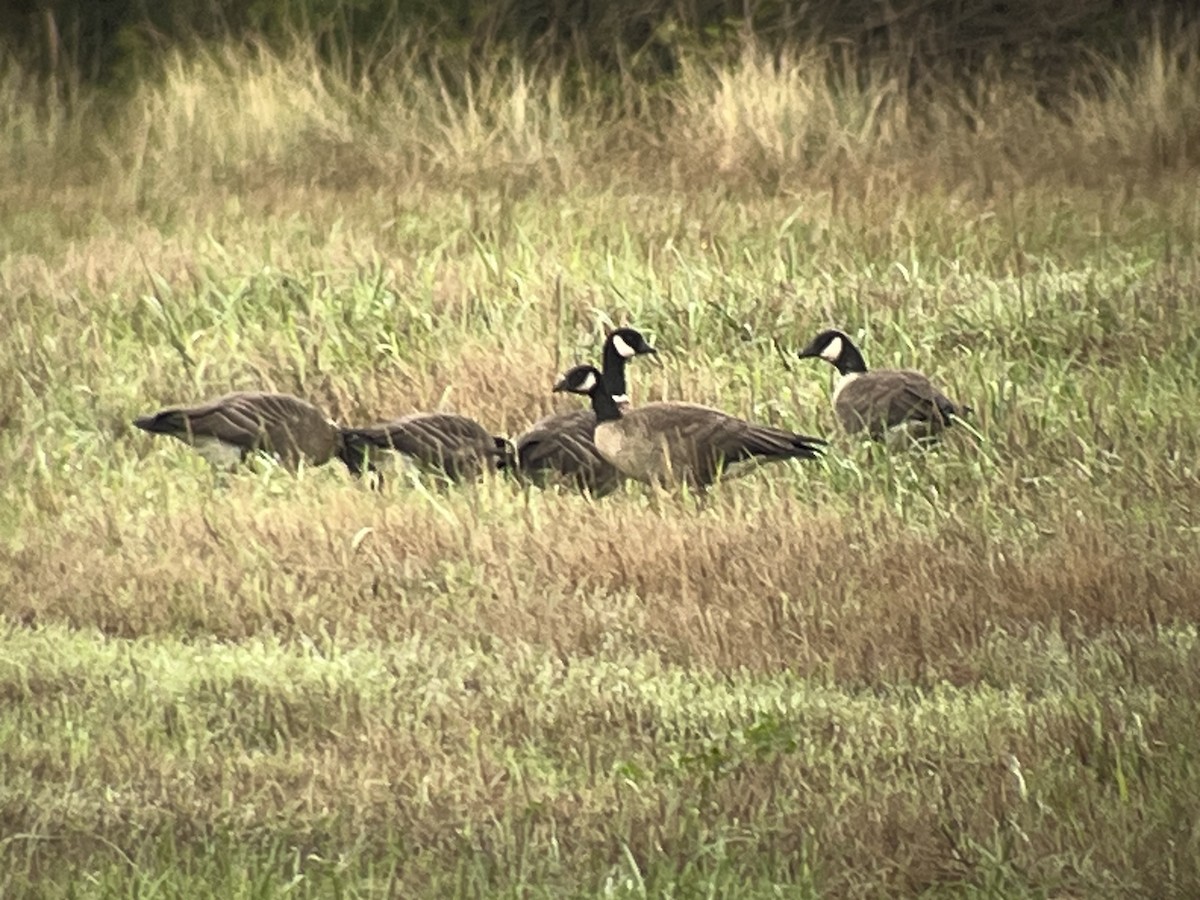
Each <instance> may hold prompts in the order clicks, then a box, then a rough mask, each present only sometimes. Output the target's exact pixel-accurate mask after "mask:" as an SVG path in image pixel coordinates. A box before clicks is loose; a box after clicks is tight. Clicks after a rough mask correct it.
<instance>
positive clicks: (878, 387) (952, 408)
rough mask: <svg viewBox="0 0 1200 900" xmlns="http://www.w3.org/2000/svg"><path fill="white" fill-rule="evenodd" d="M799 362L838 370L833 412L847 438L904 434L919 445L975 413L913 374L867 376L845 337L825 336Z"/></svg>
mask: <svg viewBox="0 0 1200 900" xmlns="http://www.w3.org/2000/svg"><path fill="white" fill-rule="evenodd" d="M799 356H800V358H801V359H824V360H825V361H826V362H828V363H829V364H830V365H832V366H833V367H834V368H836V369H837V370H838V373H839V376H840V377H839V378H838V381H837V384H836V385H835V386H834V390H833V396H832V402H833V409H834V412H835V413H836V414H837V417H838V421H839V422H841V425H842V427H843V428H844V429H845V430H846V432H847V433H848V434H852V435H855V434H859V433H861V432H864V431H865V432H866V433H867V434H868V435H869V436H870V437H871V438H872V439H873V440H877V441H879V440H884V439H885V438H886V437H887V435H888V433H889V432H893V431H896V430H903V431H904V432H905V433H907V434H908V435H909V436H910V437H912V438H914V439H916V440H930V439H936V438H938V437H940V436H941V434H942V432H943V431H945V429H946V428H948V427H950V425H952V424H953V423H954V420H955V419H960V418H963V417H965V416H966V415H967V414H968V413H970V412H971V407H969V406H965V405H963V404H960V403H956V402H954V401H953V400H951V399H950V398H949V397H947V396H946V395H945V394H944V393H942V392H941V391H940V390H938V389H937V388H936V387H934V385H933V382H931V381H930V380H929V378H928V377H927V376H925V375H923V374H922V373H920V372H917V371H915V370H913V369H870V370H868V369H867V366H866V362H865V361H864V360H863V357H862V353H861V352H859V350H858V348H857V347H856V346H855V345H854V343H853V342H852V341H851V340H850V338H849V337H848V336H847V335H846V334H845V332H842V331H837V330H834V329H830V330H828V331H823V332H821V333H820V334H818V335H817V336H816V337H815V338H813V340H812V341H811V342H810V343H809V345H808V346H807V347H805V348H804V349H803V350H801V351H800V354H799Z"/></svg>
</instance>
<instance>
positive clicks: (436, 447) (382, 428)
mask: <svg viewBox="0 0 1200 900" xmlns="http://www.w3.org/2000/svg"><path fill="white" fill-rule="evenodd" d="M342 440H343V443H344V444H346V445H347V447H348V448H349V450H350V452H353V451H354V450H355V449H356V448H357V449H359V450H360V451H361V448H362V447H364V446H372V447H377V448H379V449H382V450H394V451H396V452H397V453H402V454H404V455H405V456H410V457H412V458H413V459H415V460H417V461H418V462H419V463H422V464H423V465H426V466H431V467H434V468H439V469H443V470H444V471H445V472H446V474H448V475H451V476H452V477H459V476H461V475H464V474H466V472H467V470H468V469H470V470H473V471H476V472H477V471H478V470H479V469H480V468H481V463H482V462H483V461H484V460H485V459H490V458H494V457H496V456H497V455H498V454H499V448H498V444H497V441H496V439H495V438H493V437H492V435H491V434H490V433H489V432H488V430H487V429H486V428H484V427H483V426H482V425H480V424H479V423H478V422H476V421H475V420H474V419H471V418H468V417H467V416H461V415H458V414H456V413H414V414H412V415H409V416H404V417H402V418H399V419H396V420H395V421H392V422H384V423H381V424H378V425H370V426H367V427H365V428H344V429H342Z"/></svg>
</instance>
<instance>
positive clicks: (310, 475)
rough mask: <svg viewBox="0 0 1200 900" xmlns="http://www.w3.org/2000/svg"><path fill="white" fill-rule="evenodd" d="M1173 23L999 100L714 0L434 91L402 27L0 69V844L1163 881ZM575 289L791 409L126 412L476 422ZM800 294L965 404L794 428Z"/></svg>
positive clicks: (811, 312)
mask: <svg viewBox="0 0 1200 900" xmlns="http://www.w3.org/2000/svg"><path fill="white" fill-rule="evenodd" d="M1195 47H1200V40H1198V39H1197V35H1195V34H1183V35H1179V36H1177V37H1171V38H1151V39H1148V40H1147V41H1146V42H1145V43H1144V44H1143V46H1142V50H1141V52H1140V54H1139V55H1138V56H1137V57H1136V58H1130V59H1125V60H1119V61H1114V62H1112V63H1103V64H1098V65H1099V71H1100V72H1101V75H1102V78H1101V83H1102V84H1103V86H1104V90H1103V92H1102V93H1100V94H1095V93H1091V94H1083V93H1080V94H1078V95H1075V96H1074V97H1073V98H1072V99H1071V100H1070V102H1069V103H1068V105H1067V106H1066V108H1065V110H1064V109H1058V110H1053V111H1052V110H1047V109H1045V108H1043V107H1042V106H1040V105H1039V104H1038V103H1037V102H1036V101H1035V99H1034V94H1033V89H1032V87H1031V86H1030V85H1028V84H1024V83H1022V82H1020V81H1018V80H1015V79H1012V78H1002V77H1000V76H998V75H997V76H995V77H990V76H987V75H986V74H985V75H982V76H980V80H979V81H978V82H977V83H974V84H972V85H967V86H964V87H958V88H956V87H954V86H952V85H950V84H947V85H944V86H941V87H937V88H936V89H933V90H931V91H927V92H924V93H922V94H921V95H920V96H917V95H915V94H913V93H912V92H910V91H909V90H908V89H906V88H905V87H903V84H904V82H903V80H902V79H898V78H897V77H896V73H897V72H902V71H903V66H902V64H901V63H896V64H895V65H893V66H892V67H891V68H889V64H886V63H880V64H879V65H878V66H873V67H867V69H866V74H865V76H864V77H863V78H861V79H859V80H857V81H856V82H855V84H856V86H855V87H854V88H852V89H851V88H848V87H846V86H845V82H842V81H840V80H839V79H838V78H837V77H836V71H837V66H836V65H832V66H831V65H830V64H831V63H836V62H838V60H836V59H835V58H834V57H833V56H831V54H830V52H828V51H822V50H809V51H803V52H801V51H797V52H795V53H794V54H792V55H790V56H786V57H785V58H783V59H782V60H774V61H773V60H772V59H770V58H769V57H768V56H767V55H765V54H764V53H762V52H761V51H759V50H757V49H756V48H754V47H753V46H747V47H745V48H744V49H743V50H742V52H741V53H740V55H735V56H733V57H731V58H729V59H723V60H720V61H713V60H708V61H706V60H705V59H703V58H699V57H697V58H695V59H693V60H691V61H690V62H688V63H687V65H685V66H684V68H683V69H682V71H681V72H680V74H679V76H678V78H677V79H676V80H675V81H673V82H671V83H669V84H665V85H661V84H660V85H657V86H653V87H651V86H648V85H642V84H638V83H635V82H630V81H626V82H619V83H617V82H614V83H611V84H608V83H601V82H599V81H596V82H589V81H584V82H577V81H574V80H572V79H570V78H568V77H566V76H564V75H562V74H561V73H558V72H557V71H555V70H553V69H549V68H541V69H539V68H537V67H532V66H520V65H516V66H509V65H507V64H506V61H504V60H497V61H495V62H494V63H493V64H490V65H486V66H483V67H481V68H480V69H478V70H477V72H476V73H475V76H474V78H473V79H471V80H470V82H469V91H467V95H466V97H465V99H464V88H463V86H462V85H461V84H444V83H439V82H436V81H433V80H431V79H430V77H429V76H427V75H422V74H421V73H420V70H419V69H418V68H417V67H416V66H415V64H413V65H409V64H408V63H405V62H404V53H403V50H401V51H397V58H396V60H393V65H394V70H393V71H394V77H391V78H385V79H380V80H379V81H378V82H376V83H375V84H374V85H373V86H371V87H367V86H365V85H363V84H360V83H358V82H356V81H351V80H350V79H348V78H347V77H344V76H343V75H341V74H339V70H338V69H337V68H336V67H332V68H328V67H323V66H320V65H318V64H317V63H316V62H314V61H313V60H312V59H311V58H310V57H308V56H307V55H305V54H304V53H302V52H297V53H295V54H291V55H285V56H279V55H272V54H270V53H267V52H265V51H257V52H255V51H247V50H240V51H233V50H230V51H213V52H211V53H210V54H208V55H203V56H192V57H179V58H177V59H174V60H172V61H169V62H168V64H167V67H166V73H165V75H164V77H163V78H162V79H161V80H159V81H155V82H147V83H145V84H144V85H142V86H140V87H138V88H137V89H136V90H134V91H133V92H132V93H131V94H130V95H128V96H126V97H123V98H121V99H119V100H114V99H112V98H110V97H105V96H103V95H100V94H97V93H95V92H93V91H91V90H89V89H86V88H82V87H79V86H77V85H74V84H73V83H72V82H71V81H70V80H69V79H66V80H64V81H63V82H61V83H56V84H51V85H49V86H46V85H38V84H36V83H35V82H34V81H33V80H32V79H31V78H29V77H28V76H27V75H25V74H24V73H23V72H22V71H21V70H19V69H18V68H15V67H14V66H12V65H11V64H9V66H8V68H5V69H2V70H0V119H3V120H4V121H5V122H6V123H7V125H6V128H5V129H4V130H3V134H2V135H0V169H2V170H3V171H4V172H5V173H6V177H5V178H3V179H2V180H0V375H2V376H3V377H0V535H2V536H3V542H2V544H0V614H2V617H0V630H2V635H3V636H2V637H0V698H2V701H3V702H2V703H0V775H2V778H0V895H3V896H4V897H5V898H9V897H24V896H30V897H34V896H36V897H84V896H88V897H90V896H105V897H107V896H130V897H133V896H136V897H139V898H145V897H158V896H164V897H165V896H170V897H175V896H197V897H204V896H211V897H221V898H228V897H274V896H279V895H282V894H284V893H287V894H289V895H296V896H314V897H316V896H322V897H325V896H385V895H392V896H405V897H419V896H425V897H444V896H512V897H517V896H520V897H585V896H601V895H602V896H608V897H631V898H632V897H643V896H644V897H649V896H654V897H665V896H672V897H698V896H709V897H768V896H769V897H817V896H821V897H895V896H915V895H920V896H926V897H949V896H969V897H1063V898H1066V897H1079V898H1082V897H1088V898H1095V897H1151V896H1153V897H1160V898H1172V897H1178V898H1185V897H1195V896H1198V895H1200V814H1198V813H1197V805H1196V797H1197V796H1200V741H1197V725H1196V723H1197V721H1198V720H1200V637H1198V633H1197V622H1198V621H1200V553H1198V552H1197V547H1200V518H1198V516H1197V510H1200V299H1198V298H1200V260H1198V255H1197V248H1198V245H1200V179H1198V178H1197V174H1198V171H1197V164H1198V162H1200V125H1198V124H1197V123H1200V59H1197V56H1196V53H1197V51H1196V50H1195V49H1194V48H1195ZM413 49H414V52H415V48H413ZM397 60H398V61H397ZM406 66H407V68H406ZM448 70H451V69H450V68H449V67H448ZM831 70H832V71H833V72H834V75H833V76H831V75H830V72H831ZM625 323H629V324H633V325H635V326H637V327H639V328H640V329H642V330H643V331H644V332H645V333H646V334H647V336H648V337H649V338H650V339H651V340H652V342H653V343H655V344H656V345H657V346H658V347H659V348H660V351H662V352H661V353H660V356H661V360H660V364H657V365H656V364H654V363H653V362H643V361H640V360H639V361H637V362H636V363H634V366H633V368H632V369H631V373H630V374H631V381H632V386H633V393H634V400H635V402H639V401H647V400H650V399H658V398H683V399H688V400H693V401H698V402H704V403H709V404H713V405H718V406H720V407H722V408H724V409H727V410H730V411H732V412H736V413H738V414H740V415H744V416H749V417H753V418H756V419H759V420H763V421H766V422H771V423H775V424H782V425H787V426H790V427H794V428H796V429H798V430H802V431H807V432H816V433H822V434H826V435H828V436H829V437H831V438H832V439H833V445H832V447H831V449H830V452H829V453H828V454H827V458H826V459H825V460H824V461H822V462H820V463H815V464H813V463H807V464H792V463H787V464H781V465H774V466H771V467H769V468H764V469H761V470H760V471H757V472H754V473H751V474H750V475H748V476H746V477H744V478H741V479H737V480H735V481H731V482H729V483H727V484H723V485H720V486H719V488H718V489H717V490H715V491H714V492H713V495H712V496H711V497H710V498H709V500H708V501H707V502H705V503H700V502H698V501H697V500H696V499H695V498H692V497H689V496H686V495H683V496H668V495H657V494H654V493H653V492H651V491H650V490H649V489H642V488H641V487H639V486H628V488H627V489H626V490H625V491H623V492H622V493H619V494H617V495H615V496H611V497H608V498H605V499H603V500H601V501H597V502H592V501H590V500H588V499H586V498H584V497H581V496H577V495H572V494H569V493H559V492H546V493H542V492H538V491H523V490H522V489H521V488H520V487H518V486H516V485H515V484H513V483H511V482H509V481H506V480H505V479H503V478H494V479H489V480H487V481H485V482H482V483H481V484H479V485H478V486H474V487H464V488H458V489H447V488H445V487H443V486H441V485H438V484H437V483H435V482H434V481H432V480H428V479H424V480H423V479H421V478H417V477H413V478H409V479H407V480H406V479H400V480H397V481H395V482H394V483H392V484H391V485H390V486H389V487H388V488H387V489H386V490H385V491H383V492H382V493H378V494H377V493H372V492H370V491H368V490H365V489H364V488H363V486H361V485H359V484H356V483H354V482H353V481H352V480H351V479H350V478H349V477H348V476H347V475H346V473H345V472H344V471H339V470H338V469H337V468H336V467H335V466H328V467H324V468H319V469H311V470H306V471H302V472H301V473H300V475H299V476H298V477H291V476H289V475H288V474H286V473H285V472H282V471H279V470H274V469H271V468H270V467H267V468H265V469H262V470H260V471H254V472H246V473H244V474H241V475H238V476H236V477H234V478H232V479H230V481H229V482H228V483H227V484H224V485H218V484H216V483H215V481H214V479H213V477H212V475H211V473H210V472H209V471H208V469H207V467H206V464H205V463H204V462H203V461H202V460H200V459H199V458H198V457H196V456H194V455H192V454H191V453H190V452H189V451H188V450H187V449H186V448H185V447H183V446H182V445H181V444H178V443H177V442H173V441H167V440H154V439H152V438H150V437H149V436H147V435H144V434H141V433H140V432H135V430H134V429H133V428H132V427H131V425H130V424H129V423H130V419H131V418H132V417H133V416H134V415H135V414H138V413H142V412H149V411H152V410H154V409H156V408H158V407H160V406H163V405H167V404H169V403H172V402H177V401H193V400H199V399H202V398H204V397H207V396H211V395H215V394H218V393H221V392H224V391H227V390H230V389H235V388H259V387H265V388H274V389H280V390H288V391H294V392H296V393H299V394H301V395H303V396H306V397H308V398H311V399H312V400H314V401H316V402H318V403H320V404H321V405H323V406H324V407H325V408H326V409H327V410H329V412H330V413H331V414H332V415H334V416H335V417H337V418H339V419H340V420H342V421H345V422H365V421H369V420H373V419H376V418H380V417H392V416H397V415H400V414H402V413H405V412H409V411H413V410H421V409H453V410H457V411H460V412H464V413H467V414H470V415H473V416H475V417H477V418H479V419H480V420H481V421H483V422H484V423H486V424H487V425H488V426H489V427H491V428H493V429H494V430H496V431H497V433H515V432H517V431H519V430H520V429H521V428H522V427H523V426H524V425H526V424H528V423H529V422H531V421H532V420H533V419H534V418H536V417H537V416H539V415H541V414H542V413H544V412H546V411H548V410H550V409H552V408H555V407H556V406H558V405H560V404H561V405H562V406H564V407H566V406H571V405H574V404H576V403H577V402H580V401H579V398H577V397H554V396H552V395H551V394H550V388H551V386H552V385H553V383H554V381H555V380H556V378H557V375H558V373H559V372H561V371H562V370H563V369H564V368H566V367H567V366H569V365H571V364H573V363H575V362H578V361H584V360H590V359H593V358H594V357H595V355H596V353H597V351H598V348H599V345H600V342H601V340H602V338H603V329H604V326H606V325H609V324H625ZM831 324H832V325H838V326H841V327H844V328H846V329H847V330H848V331H850V332H851V333H852V334H854V335H856V336H860V337H861V338H862V341H861V344H862V347H863V350H864V353H865V354H866V356H867V361H868V363H874V364H877V365H881V366H882V365H893V364H899V365H910V366H915V367H918V368H922V369H924V370H926V371H928V372H930V373H931V374H932V375H934V376H935V378H936V379H937V380H938V382H939V383H941V384H943V385H945V386H946V388H947V390H948V391H949V392H950V393H951V394H952V395H953V396H955V397H958V398H961V399H962V400H964V401H965V402H968V403H970V404H971V405H972V406H973V407H974V408H975V410H976V417H975V419H974V421H973V423H972V428H970V429H960V430H956V431H955V433H952V434H951V435H950V436H949V439H948V440H947V441H946V443H945V445H944V446H943V447H942V448H940V449H939V450H937V451H935V452H930V453H925V454H912V453H891V454H889V453H886V452H880V450H879V449H874V450H871V449H870V448H868V447H866V446H860V445H858V444H856V443H853V442H851V441H848V440H847V439H845V438H844V437H842V436H840V435H839V432H838V430H837V428H836V423H835V421H834V417H833V413H832V410H831V409H830V406H829V401H828V391H829V384H830V370H829V368H828V367H827V366H824V365H823V364H816V363H811V362H801V361H800V360H797V359H796V358H795V351H796V350H798V349H799V348H800V347H801V346H803V344H804V343H806V342H807V341H808V339H809V338H810V337H811V336H812V335H813V334H815V332H816V331H817V330H818V329H820V328H823V327H826V326H828V325H831Z"/></svg>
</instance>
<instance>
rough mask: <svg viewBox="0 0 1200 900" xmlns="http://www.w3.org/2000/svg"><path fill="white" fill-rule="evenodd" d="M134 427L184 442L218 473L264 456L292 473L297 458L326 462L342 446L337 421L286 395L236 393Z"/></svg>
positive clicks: (148, 417)
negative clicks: (258, 454) (249, 457)
mask: <svg viewBox="0 0 1200 900" xmlns="http://www.w3.org/2000/svg"><path fill="white" fill-rule="evenodd" d="M133 424H134V425H135V426H137V427H138V428H140V429H141V430H142V431H147V432H150V433H151V434H165V435H170V436H171V437H174V438H177V439H178V440H181V441H183V442H184V443H185V444H188V445H190V446H191V447H193V448H194V449H195V450H196V451H197V452H198V453H199V454H200V455H201V456H203V457H204V458H205V459H207V460H208V461H209V462H210V463H211V464H212V465H213V466H214V467H216V468H218V469H229V468H233V467H234V466H236V465H238V464H239V463H241V462H242V461H243V460H245V459H246V458H247V457H248V456H250V455H252V454H255V453H264V454H267V455H270V456H274V457H276V458H277V459H278V460H279V461H280V462H281V463H282V464H283V465H284V466H285V467H287V468H288V469H290V470H292V471H294V470H295V469H296V468H297V467H298V465H299V463H300V462H301V460H303V461H304V462H306V463H307V464H308V465H314V466H319V465H323V464H325V463H326V462H328V461H329V460H330V459H331V458H332V457H333V456H334V455H335V454H336V453H337V452H338V451H339V449H340V447H341V438H340V429H339V428H338V426H337V423H335V422H334V421H333V420H331V419H330V418H329V417H328V416H326V415H325V414H324V413H323V412H321V410H319V409H318V408H317V407H315V406H314V405H313V404H311V403H309V402H308V401H307V400H301V399H300V398H299V397H295V396H293V395H291V394H274V393H265V392H260V391H237V392H234V393H231V394H225V395H224V396H221V397H217V398H216V399H215V400H209V401H208V402H206V403H201V404H198V405H196V406H172V407H168V408H166V409H162V410H160V411H158V412H156V413H151V414H150V415H145V416H138V417H137V418H136V419H134V420H133Z"/></svg>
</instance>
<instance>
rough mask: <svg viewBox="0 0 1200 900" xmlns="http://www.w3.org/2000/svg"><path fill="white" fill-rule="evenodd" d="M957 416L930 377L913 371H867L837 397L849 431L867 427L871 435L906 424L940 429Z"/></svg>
mask: <svg viewBox="0 0 1200 900" xmlns="http://www.w3.org/2000/svg"><path fill="white" fill-rule="evenodd" d="M957 413H958V408H957V407H956V405H955V404H954V403H953V402H952V401H951V400H950V399H949V398H947V397H946V396H945V395H944V394H942V393H941V392H940V391H938V390H937V388H935V387H934V386H933V383H932V382H931V381H930V380H929V378H927V377H926V376H925V375H923V374H921V373H920V372H915V371H913V370H911V369H889V370H876V371H874V372H868V373H867V374H866V375H863V376H861V377H860V378H857V379H855V380H854V381H851V382H849V383H848V384H847V385H846V387H845V388H843V390H842V392H841V394H840V395H839V397H838V415H839V417H841V418H842V420H843V422H844V423H845V424H846V427H847V430H850V431H856V430H858V429H859V428H861V427H864V426H865V427H866V428H867V429H868V430H869V431H871V432H872V434H878V432H879V431H881V430H882V429H886V428H893V427H895V426H897V425H901V424H903V423H905V422H917V423H925V424H928V425H929V426H930V427H931V428H932V429H934V430H940V429H941V428H943V427H945V425H946V423H947V422H948V420H949V419H950V417H951V416H954V415H956V414H957Z"/></svg>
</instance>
